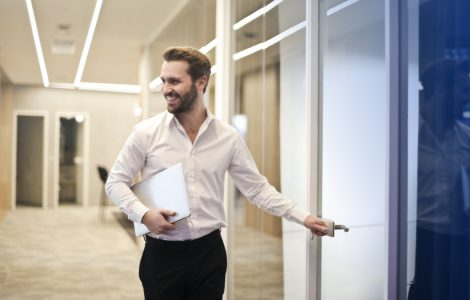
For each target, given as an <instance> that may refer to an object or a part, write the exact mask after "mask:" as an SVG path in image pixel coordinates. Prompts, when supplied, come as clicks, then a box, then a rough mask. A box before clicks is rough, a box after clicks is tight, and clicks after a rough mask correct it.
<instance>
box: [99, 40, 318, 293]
mask: <svg viewBox="0 0 470 300" xmlns="http://www.w3.org/2000/svg"><path fill="white" fill-rule="evenodd" d="M163 58H164V60H165V61H164V63H163V65H162V68H161V75H160V78H161V79H162V82H163V86H162V93H163V95H164V96H165V99H166V101H167V110H168V111H166V112H162V113H160V114H158V115H156V116H155V117H152V118H150V119H147V120H145V121H143V122H141V123H139V124H138V125H136V126H135V128H134V130H133V132H132V134H131V136H130V137H129V138H128V140H127V141H126V143H125V145H124V147H123V149H122V150H121V152H120V153H119V156H118V158H117V160H116V162H115V164H114V166H113V168H112V169H111V172H110V174H109V177H108V181H107V183H106V192H107V194H108V196H109V197H110V198H111V199H112V200H113V201H114V202H115V203H116V205H118V206H119V207H120V208H121V209H122V210H123V211H124V212H125V213H126V214H127V215H128V217H129V219H131V220H132V221H134V222H138V223H143V224H145V225H146V226H147V227H148V228H149V230H150V231H151V232H150V233H149V234H147V235H146V244H145V249H144V252H143V254H142V259H141V262H140V270H139V276H140V279H141V281H142V285H143V288H144V294H145V299H155V300H159V299H163V300H171V299H175V300H180V299H181V300H183V299H204V300H217V299H222V296H223V293H224V286H225V272H226V268H227V257H226V252H225V247H224V244H223V241H222V239H221V236H220V229H221V228H222V227H225V226H226V217H225V212H224V206H223V195H224V180H225V174H226V173H227V172H228V173H229V174H230V176H231V177H232V179H233V181H234V183H235V185H236V186H237V187H238V189H239V190H240V191H241V192H242V193H243V194H244V195H245V196H246V197H247V199H248V200H249V201H250V202H252V203H254V204H256V205H257V206H258V207H260V208H262V209H263V210H265V211H267V212H268V213H271V214H273V215H276V216H282V217H284V218H286V219H288V220H291V221H293V222H296V223H298V224H301V225H303V226H305V227H307V228H308V229H310V230H311V232H312V234H315V235H320V236H322V235H324V234H326V233H327V227H326V225H325V223H324V222H323V221H322V220H321V219H319V218H317V217H315V216H313V215H311V214H310V213H309V212H307V211H306V210H304V209H302V208H300V207H298V206H296V204H295V202H294V201H292V200H290V199H287V198H285V197H283V196H282V195H281V194H280V193H279V192H277V191H276V189H275V188H274V187H273V186H271V185H270V184H269V183H268V181H267V180H266V178H265V177H264V176H262V175H261V174H260V173H259V172H258V169H257V168H256V164H255V162H254V160H253V158H252V156H251V154H250V152H249V150H248V148H247V147H246V145H245V143H244V141H243V139H242V137H241V136H240V135H239V134H238V133H237V131H236V130H235V129H234V128H233V127H231V126H230V125H228V124H225V123H223V122H221V121H220V120H217V119H215V118H214V117H213V116H212V114H211V113H210V112H209V111H208V110H207V109H206V107H205V105H204V99H203V98H204V93H205V91H206V88H207V85H208V82H209V78H210V72H211V64H210V61H209V59H208V58H207V57H206V56H205V55H204V54H202V53H201V52H199V51H198V50H196V49H193V48H187V47H179V48H170V49H168V50H166V51H165V52H164V53H163ZM180 162H181V163H182V164H183V168H184V174H185V179H186V186H187V191H188V198H189V205H190V208H191V216H190V217H188V218H186V219H183V220H181V221H178V222H176V223H174V224H171V223H169V222H168V221H167V219H168V217H169V216H171V215H173V214H174V212H172V211H168V210H165V209H149V208H148V207H146V206H144V205H143V204H142V203H141V202H140V201H139V199H138V198H137V197H136V196H135V195H134V194H133V193H132V191H131V190H130V188H129V186H130V185H131V184H132V183H133V178H134V177H135V176H136V175H137V174H138V173H139V172H141V173H142V178H144V179H145V178H147V177H149V176H150V175H152V174H154V173H156V172H159V171H162V170H164V169H166V168H168V167H170V166H172V165H174V164H176V163H180Z"/></svg>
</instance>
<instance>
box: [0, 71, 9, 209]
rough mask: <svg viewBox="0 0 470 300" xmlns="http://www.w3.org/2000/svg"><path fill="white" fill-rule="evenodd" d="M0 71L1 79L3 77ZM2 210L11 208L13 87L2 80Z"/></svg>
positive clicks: (0, 144)
mask: <svg viewBox="0 0 470 300" xmlns="http://www.w3.org/2000/svg"><path fill="white" fill-rule="evenodd" d="M2 75H3V74H2V72H1V70H0V77H2ZM0 82H1V84H0V161H1V162H2V163H1V164H0V210H2V209H9V208H10V203H11V201H10V199H11V197H10V190H11V188H10V187H11V185H10V177H11V125H12V122H11V115H12V86H11V84H9V83H7V82H6V80H5V79H4V80H3V82H2V80H1V78H0Z"/></svg>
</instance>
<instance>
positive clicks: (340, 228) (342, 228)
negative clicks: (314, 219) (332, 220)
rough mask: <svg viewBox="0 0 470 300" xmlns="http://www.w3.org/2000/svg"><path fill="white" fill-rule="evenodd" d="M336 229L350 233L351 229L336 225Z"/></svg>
mask: <svg viewBox="0 0 470 300" xmlns="http://www.w3.org/2000/svg"><path fill="white" fill-rule="evenodd" d="M334 228H335V230H344V232H348V231H349V228H348V227H346V226H344V225H335V226H334Z"/></svg>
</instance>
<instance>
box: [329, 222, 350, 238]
mask: <svg viewBox="0 0 470 300" xmlns="http://www.w3.org/2000/svg"><path fill="white" fill-rule="evenodd" d="M323 221H324V222H325V224H326V226H328V233H327V234H326V235H327V236H331V237H334V236H335V230H344V232H349V228H348V227H347V226H345V225H335V221H333V220H329V219H323Z"/></svg>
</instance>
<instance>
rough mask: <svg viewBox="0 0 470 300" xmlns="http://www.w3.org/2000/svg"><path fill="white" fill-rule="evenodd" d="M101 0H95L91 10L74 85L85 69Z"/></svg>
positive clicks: (79, 79)
mask: <svg viewBox="0 0 470 300" xmlns="http://www.w3.org/2000/svg"><path fill="white" fill-rule="evenodd" d="M102 4H103V0H96V5H95V10H94V11H93V17H92V18H91V23H90V28H89V29H88V34H87V36H86V40H85V45H84V46H83V51H82V56H81V57H80V63H79V64H78V70H77V75H76V76H75V81H74V85H75V86H77V87H78V86H79V85H80V82H81V80H82V75H83V70H84V69H85V63H86V60H87V57H88V52H89V51H90V47H91V40H92V39H93V35H94V33H95V29H96V23H97V22H98V16H99V15H100V10H101V6H102Z"/></svg>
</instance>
